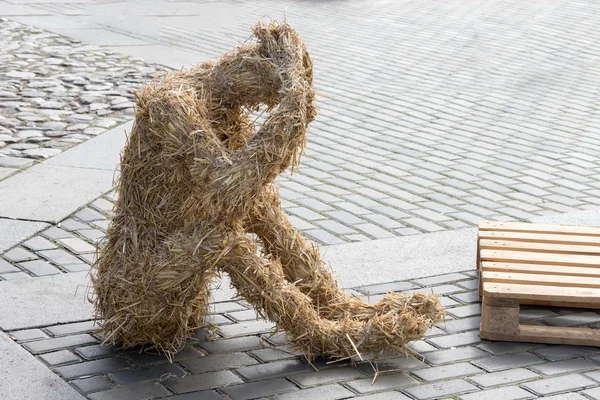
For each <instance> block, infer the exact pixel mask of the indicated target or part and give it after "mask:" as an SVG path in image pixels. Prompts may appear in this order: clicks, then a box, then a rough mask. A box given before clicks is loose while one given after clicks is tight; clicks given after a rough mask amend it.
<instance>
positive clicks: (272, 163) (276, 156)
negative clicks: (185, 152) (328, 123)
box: [191, 27, 315, 210]
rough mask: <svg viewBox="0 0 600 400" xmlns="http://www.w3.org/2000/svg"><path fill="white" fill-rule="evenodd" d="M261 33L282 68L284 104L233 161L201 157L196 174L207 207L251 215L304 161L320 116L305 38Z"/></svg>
mask: <svg viewBox="0 0 600 400" xmlns="http://www.w3.org/2000/svg"><path fill="white" fill-rule="evenodd" d="M258 34H259V35H262V36H259V37H260V40H261V42H260V46H262V47H264V48H265V49H267V51H268V52H269V57H270V59H269V60H270V62H271V63H272V65H275V66H276V68H275V73H276V75H277V77H278V78H277V80H279V81H280V87H279V91H278V93H279V94H278V101H279V105H278V106H277V108H276V109H275V110H274V111H273V112H272V113H271V115H270V116H269V117H268V119H267V120H266V122H265V123H264V124H263V126H262V128H261V129H260V130H259V131H258V132H257V133H256V134H255V135H254V136H252V137H251V138H250V140H249V141H248V142H247V143H246V145H245V146H244V147H243V148H242V149H240V150H239V151H237V152H235V153H233V154H232V155H231V157H229V156H227V155H223V156H218V157H214V156H213V155H212V154H207V155H206V157H204V156H203V155H200V157H197V158H196V160H195V163H194V165H192V167H191V171H192V175H193V176H194V178H195V179H196V180H197V181H198V182H201V186H202V187H203V189H204V192H203V197H204V198H205V200H206V206H207V207H210V205H211V204H220V207H219V208H221V209H226V210H247V209H248V206H249V205H250V204H251V202H252V200H253V199H255V198H256V196H257V195H258V194H259V193H260V191H261V190H262V188H263V187H264V186H265V185H266V184H268V183H270V182H272V181H273V180H274V179H275V177H276V176H277V175H279V174H280V173H281V172H282V171H283V170H285V169H286V168H288V167H289V166H290V165H292V164H294V163H296V162H297V161H298V159H299V156H300V152H301V150H302V148H303V146H304V143H305V133H306V128H307V126H308V123H309V122H310V121H311V120H312V119H313V118H314V115H315V108H314V105H313V102H314V90H313V88H312V64H311V61H310V58H309V57H308V54H307V53H306V49H305V48H304V45H303V44H302V42H301V40H300V38H299V37H298V36H297V34H296V33H295V32H294V31H293V30H291V28H289V27H285V29H284V28H281V29H277V30H269V29H265V30H264V31H259V32H258ZM251 72H252V71H248V73H251ZM244 73H245V72H244ZM265 90H268V88H267V89H265Z"/></svg>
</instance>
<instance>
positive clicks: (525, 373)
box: [469, 368, 540, 388]
mask: <svg viewBox="0 0 600 400" xmlns="http://www.w3.org/2000/svg"><path fill="white" fill-rule="evenodd" d="M539 377H540V376H539V375H538V374H536V373H535V372H532V371H530V370H528V369H525V368H515V369H509V370H505V371H499V372H492V373H489V374H481V375H475V376H471V377H469V380H470V381H472V382H474V383H476V384H477V385H479V386H481V387H483V388H489V387H494V386H500V385H510V384H513V383H519V382H524V381H528V380H533V379H537V378H539Z"/></svg>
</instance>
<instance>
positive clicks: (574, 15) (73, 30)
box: [0, 0, 600, 244]
mask: <svg viewBox="0 0 600 400" xmlns="http://www.w3.org/2000/svg"><path fill="white" fill-rule="evenodd" d="M3 1H4V0H0V4H2V2H3ZM19 3H20V4H22V5H21V6H19V7H20V8H19V10H20V11H18V13H21V14H22V13H23V12H24V11H23V10H24V8H23V7H27V10H29V11H31V10H33V11H31V12H37V13H38V14H43V15H46V16H45V17H44V16H36V17H22V16H21V17H19V16H15V17H14V18H15V19H17V20H19V21H24V22H28V23H36V24H41V25H44V24H46V25H44V26H49V27H52V26H54V29H57V30H59V31H61V32H64V33H67V34H69V35H75V36H77V37H78V38H82V39H87V40H90V41H93V42H98V43H101V44H103V45H105V46H106V47H108V48H111V49H118V50H119V51H123V52H129V53H131V54H135V55H147V56H148V57H154V58H155V57H156V54H155V53H156V52H157V51H158V50H157V49H161V50H164V51H165V52H166V51H177V52H179V53H181V54H187V55H188V56H189V57H188V59H192V60H194V61H202V60H204V59H207V58H211V57H215V56H218V55H219V54H220V53H221V52H223V51H227V50H230V49H231V48H232V47H234V46H236V45H238V44H239V43H241V42H243V41H244V40H246V39H247V38H248V36H249V27H250V26H251V25H252V24H253V23H255V22H256V21H257V20H258V18H260V17H261V16H264V15H271V16H273V17H281V16H282V15H283V14H284V11H285V10H287V11H285V15H287V17H288V19H289V20H290V22H291V23H292V24H293V25H294V26H295V27H296V28H297V29H298V31H299V32H300V33H301V34H302V35H303V37H304V38H305V40H306V42H307V45H308V47H309V49H310V51H311V54H313V55H314V58H315V79H316V81H315V83H316V88H317V91H318V93H319V94H320V96H319V105H320V109H321V113H320V115H319V117H318V118H317V120H316V121H315V123H314V125H313V128H312V130H311V134H310V136H309V144H308V147H307V155H308V158H305V159H304V161H303V165H302V167H301V169H300V173H299V174H297V175H294V176H292V177H287V178H283V179H280V180H279V183H280V185H281V186H282V196H283V198H284V199H285V200H286V201H285V204H284V206H285V209H286V211H287V212H288V213H289V214H290V215H292V219H293V221H294V224H295V225H296V226H297V227H298V228H300V229H301V230H302V231H303V232H304V233H305V234H306V235H308V236H310V237H312V238H314V239H316V240H317V241H319V242H320V243H322V244H339V243H344V242H353V241H365V240H372V239H381V238H387V237H394V236H403V235H412V234H418V233H422V232H432V231H439V230H448V229H457V228H463V227H466V226H472V225H474V224H475V223H476V222H477V221H479V220H482V219H492V220H522V219H528V218H531V217H535V216H538V215H546V214H552V213H563V212H572V211H575V210H582V209H588V208H595V207H597V206H598V204H599V202H600V201H599V200H598V195H599V194H600V174H599V173H598V172H599V170H600V163H599V160H598V156H597V155H598V151H599V150H600V116H599V114H598V111H597V106H596V104H595V103H596V101H595V93H597V92H598V91H599V89H600V87H599V85H600V83H599V82H600V70H599V69H598V68H597V67H596V59H597V57H598V56H599V55H600V46H598V43H600V28H599V27H600V17H599V15H600V13H597V12H593V11H595V10H596V9H597V6H595V5H594V4H588V3H586V2H567V1H555V2H550V3H548V2H547V1H540V0H538V1H531V2H527V3H522V2H518V1H486V2H476V3H473V4H471V5H468V6H467V5H465V4H464V3H463V2H459V1H454V0H453V1H448V2H443V3H439V2H433V3H423V2H420V1H406V2H401V3H397V2H393V1H378V2H367V1H357V2H353V3H352V4H345V5H344V7H340V4H339V3H337V2H295V3H288V2H285V1H269V2H260V1H258V2H256V1H240V2H235V3H234V2H227V1H225V2H222V3H219V4H218V5H215V4H213V3H205V2H198V3H193V2H178V3H173V4H178V7H177V8H173V7H172V5H171V3H167V2H152V3H148V4H146V3H145V2H137V3H135V4H136V5H135V6H134V5H132V4H133V3H132V2H119V1H117V2H110V3H106V2H104V1H97V2H96V1H89V2H88V3H86V5H85V6H83V4H72V3H64V4H63V3H62V2H57V3H56V4H52V5H48V4H38V3H37V0H36V1H34V0H31V1H28V0H19ZM9 4H10V2H6V6H5V7H4V9H7V10H8V11H10V9H11V7H12V6H10V5H9ZM14 7H17V6H14ZM0 8H2V7H0ZM220 10H221V11H220ZM15 12H17V11H15ZM0 14H1V11H0ZM21 14H19V15H21ZM107 15H112V16H113V17H107ZM121 15H124V16H123V18H121V19H120V18H117V16H121ZM160 15H168V16H169V17H168V18H159V17H158V16H160ZM229 15H231V17H228V16H229ZM211 16H213V17H214V18H216V19H218V18H221V19H225V20H226V22H223V23H222V25H224V26H226V27H225V28H224V27H219V26H218V25H219V24H217V23H216V22H215V23H212V24H208V23H207V24H203V23H200V22H199V21H207V19H210V18H211ZM67 18H68V19H69V21H70V24H69V26H67V27H65V28H62V27H61V21H64V20H65V19H67ZM203 18H204V19H203ZM229 19H231V20H229ZM213 22H214V21H213ZM52 24H54V25H52ZM215 24H216V25H215ZM49 29H50V28H49ZM92 29H93V30H94V31H95V32H96V34H91V33H92ZM120 41H122V43H123V45H122V46H109V45H108V43H109V42H110V43H112V44H113V45H114V44H118V43H120ZM179 53H178V54H179ZM159 54H160V52H159ZM153 61H154V60H153ZM164 61H165V62H168V61H170V58H169V56H168V55H165V58H164ZM178 66H179V65H178Z"/></svg>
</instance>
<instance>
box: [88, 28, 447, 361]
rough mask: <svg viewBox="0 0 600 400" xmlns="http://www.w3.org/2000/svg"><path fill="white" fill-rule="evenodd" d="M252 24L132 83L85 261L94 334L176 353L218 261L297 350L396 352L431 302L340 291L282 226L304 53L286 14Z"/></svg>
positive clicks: (435, 306)
mask: <svg viewBox="0 0 600 400" xmlns="http://www.w3.org/2000/svg"><path fill="white" fill-rule="evenodd" d="M253 32H254V37H255V39H256V40H255V42H252V43H250V44H246V45H244V46H241V47H239V48H237V49H236V50H235V51H233V52H230V53H227V54H225V55H223V56H222V57H221V58H220V59H219V60H217V61H214V62H207V63H204V64H202V65H199V66H197V67H194V68H191V69H189V70H186V71H182V72H177V73H173V74H169V75H167V76H166V77H164V78H163V79H161V80H160V81H154V82H152V83H151V84H149V85H147V86H146V87H145V88H144V89H143V90H142V92H141V93H140V94H139V95H138V98H137V107H136V115H135V124H134V127H133V130H132V132H131V135H130V137H129V139H128V142H127V145H126V147H125V149H124V151H123V154H122V156H121V175H120V181H119V183H118V192H119V198H118V201H117V203H116V205H115V210H114V218H113V220H112V223H111V225H110V227H109V229H108V233H107V238H106V242H105V244H104V245H103V247H102V249H101V251H100V254H99V260H98V262H97V263H96V265H95V268H94V270H93V273H92V282H93V286H94V290H95V298H94V305H95V310H96V316H97V318H98V319H100V320H101V321H102V322H101V329H102V331H103V334H104V336H105V338H106V341H108V342H110V343H113V344H120V345H122V346H124V347H132V346H137V345H143V346H146V347H150V348H154V349H158V350H159V351H161V352H164V353H166V354H168V355H171V354H173V353H175V352H177V351H178V350H179V349H180V348H181V346H182V345H183V342H184V341H185V339H186V338H188V337H189V336H190V335H191V334H192V332H193V331H194V330H195V329H197V328H199V327H201V326H202V325H203V318H204V316H205V315H206V314H207V307H208V299H209V294H210V293H209V285H210V283H211V281H212V280H213V278H215V276H216V275H217V274H219V273H221V272H225V273H227V274H229V276H230V278H231V281H232V284H233V286H234V287H235V288H236V289H237V291H238V293H239V294H240V295H241V296H243V297H244V298H245V299H246V300H247V301H248V302H249V303H250V304H252V305H253V306H254V307H255V308H256V309H257V310H258V312H259V313H260V314H261V315H262V316H264V317H265V318H268V319H269V320H271V321H274V322H275V323H276V325H277V327H278V328H279V329H281V330H284V331H286V332H287V335H288V338H289V340H290V342H291V344H292V346H293V347H294V348H295V349H297V350H300V351H303V352H304V353H305V354H306V356H307V357H308V358H309V359H312V358H314V357H315V356H319V355H323V356H326V357H333V358H344V357H349V356H353V355H356V354H357V352H365V353H373V352H379V351H382V350H392V351H400V350H403V349H404V346H405V344H406V343H408V342H409V341H412V340H416V339H419V338H421V337H422V336H423V335H424V334H425V332H426V331H427V330H428V329H429V328H430V327H431V326H432V325H433V324H434V323H436V322H438V321H440V320H441V319H442V318H443V315H444V311H443V308H442V306H441V305H440V303H439V301H438V299H437V298H436V297H435V296H434V295H424V294H415V295H412V296H407V295H404V294H399V293H388V294H387V295H386V296H385V297H384V298H383V299H382V300H381V301H379V302H378V303H377V304H374V305H369V304H367V303H365V302H363V301H361V300H359V299H356V298H353V297H350V296H349V295H347V294H346V293H345V292H343V291H342V290H340V289H339V288H338V287H337V285H336V282H335V279H334V278H333V276H332V274H331V273H330V272H329V271H328V270H327V269H326V268H325V265H324V263H323V261H322V260H321V257H320V255H319V250H318V248H316V247H314V246H312V245H309V244H308V243H307V242H306V241H305V239H304V238H303V237H302V235H301V234H300V233H299V232H297V231H296V230H295V229H294V228H293V227H292V225H291V224H290V222H289V221H288V219H287V217H286V215H285V214H284V213H283V211H282V209H281V206H280V200H279V195H278V192H277V188H276V187H275V186H274V185H273V181H274V179H275V178H276V177H277V176H278V175H279V174H280V173H281V172H282V171H284V170H285V169H287V168H288V167H290V166H295V165H298V162H299V156H300V154H301V152H302V149H303V147H304V144H305V140H306V129H307V127H308V124H309V123H310V122H311V121H312V120H313V119H314V118H315V115H316V109H315V106H314V97H315V92H314V90H313V85H312V83H313V82H312V80H313V76H312V73H313V71H312V60H311V58H310V56H309V54H308V53H307V51H306V48H305V46H304V43H303V42H302V40H301V38H300V37H299V36H298V34H297V33H296V32H295V31H294V30H293V29H292V28H291V27H290V26H289V25H288V24H287V23H271V24H269V25H266V24H263V23H259V24H258V25H256V26H255V27H254V29H253ZM260 105H266V107H267V112H268V113H269V114H268V117H267V118H266V121H265V122H264V124H263V125H262V127H261V128H260V129H259V130H258V131H256V130H255V128H254V124H253V123H252V120H251V118H250V116H249V111H251V110H255V109H257V107H258V106H260ZM249 234H255V235H256V236H257V237H258V239H259V242H260V246H259V245H258V244H257V243H256V242H255V241H253V240H251V239H250V238H249ZM259 249H260V251H259Z"/></svg>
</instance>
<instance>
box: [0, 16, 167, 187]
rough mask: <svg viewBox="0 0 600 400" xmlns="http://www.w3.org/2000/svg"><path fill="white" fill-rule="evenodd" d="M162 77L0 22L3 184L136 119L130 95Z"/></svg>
mask: <svg viewBox="0 0 600 400" xmlns="http://www.w3.org/2000/svg"><path fill="white" fill-rule="evenodd" d="M158 70H159V67H158V66H149V65H147V64H146V63H144V62H143V61H142V60H140V59H132V58H128V57H125V56H123V55H120V54H117V53H115V52H111V51H106V50H103V49H101V48H100V47H98V46H90V45H87V44H83V43H80V42H78V41H76V40H72V39H69V38H66V37H63V36H60V35H57V34H54V33H49V32H46V31H43V30H40V29H36V28H32V27H29V26H26V25H22V24H19V23H17V22H12V21H8V20H4V19H0V179H2V178H3V177H5V176H7V175H8V174H9V173H11V172H14V170H10V169H18V168H22V167H26V166H29V165H31V164H33V163H34V161H35V160H40V159H42V160H43V159H46V158H49V157H51V156H53V155H56V154H58V153H60V152H61V151H62V150H64V149H66V148H69V147H72V146H74V145H76V144H78V143H81V142H83V141H85V140H87V139H89V138H91V137H94V136H96V135H99V134H101V133H102V132H104V131H106V129H108V128H111V127H113V126H115V125H117V124H119V123H122V122H124V121H126V120H129V119H131V118H132V115H133V108H132V104H133V103H132V100H133V90H134V89H137V88H139V87H140V86H141V84H142V82H143V81H147V80H149V79H151V78H152V77H153V76H154V75H155V74H156V73H157V71H158Z"/></svg>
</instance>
